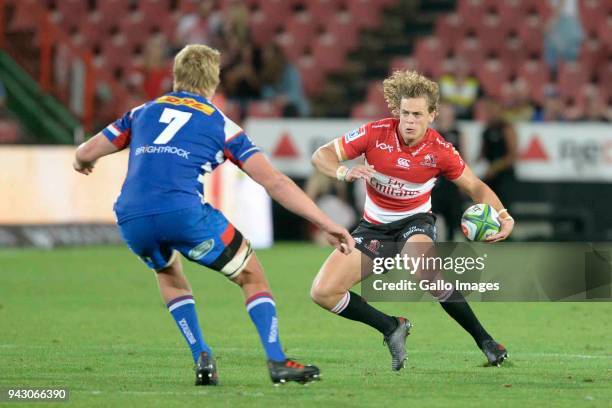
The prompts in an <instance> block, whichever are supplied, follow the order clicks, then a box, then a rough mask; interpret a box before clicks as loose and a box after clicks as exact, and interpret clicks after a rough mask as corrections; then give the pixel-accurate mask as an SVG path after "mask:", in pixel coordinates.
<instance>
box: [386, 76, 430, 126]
mask: <svg viewBox="0 0 612 408" xmlns="http://www.w3.org/2000/svg"><path fill="white" fill-rule="evenodd" d="M383 93H384V95H385V100H386V101H387V105H389V110H391V113H393V114H394V115H396V116H398V115H399V112H400V104H401V102H402V98H421V97H422V98H425V99H426V100H427V109H428V110H429V112H430V113H431V112H435V111H437V110H438V101H439V99H440V89H439V88H438V84H437V83H435V82H434V81H432V80H430V79H428V78H427V77H425V76H423V75H421V74H419V73H418V72H416V71H409V70H408V71H395V72H394V73H393V74H392V75H391V76H390V77H389V78H387V79H385V80H384V81H383Z"/></svg>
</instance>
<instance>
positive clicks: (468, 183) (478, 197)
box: [453, 165, 514, 242]
mask: <svg viewBox="0 0 612 408" xmlns="http://www.w3.org/2000/svg"><path fill="white" fill-rule="evenodd" d="M453 182H454V183H455V184H456V185H457V187H459V189H461V190H462V191H463V192H464V193H466V194H467V195H468V196H469V197H470V198H471V199H472V201H474V202H475V203H483V204H489V205H490V206H492V207H493V208H495V210H496V211H497V212H499V213H500V215H499V221H500V223H501V229H500V231H499V232H498V233H497V234H495V235H491V236H490V237H488V238H487V239H486V241H487V242H497V241H502V240H504V239H506V238H508V236H509V235H510V233H511V232H512V229H513V228H514V218H512V217H511V216H510V214H509V213H508V211H507V210H505V211H504V206H503V204H502V202H501V201H500V200H499V197H497V194H495V192H494V191H493V190H491V188H490V187H489V186H487V185H486V184H485V183H484V182H483V181H482V180H480V179H479V178H478V177H476V175H475V174H474V173H473V172H472V170H471V169H470V168H469V167H468V166H467V165H466V166H465V169H464V170H463V173H462V174H461V176H459V177H458V178H457V179H455V180H453Z"/></svg>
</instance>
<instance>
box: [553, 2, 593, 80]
mask: <svg viewBox="0 0 612 408" xmlns="http://www.w3.org/2000/svg"><path fill="white" fill-rule="evenodd" d="M549 1H550V4H551V7H552V9H553V16H552V17H551V18H550V20H549V21H548V22H547V23H546V31H545V34H544V59H545V60H546V62H547V63H548V66H549V67H550V69H551V70H552V71H553V72H556V70H557V66H558V63H559V62H560V61H576V59H577V58H578V52H579V51H580V44H581V43H582V39H583V38H584V32H583V30H582V25H581V24H580V18H579V9H578V1H577V0H549Z"/></svg>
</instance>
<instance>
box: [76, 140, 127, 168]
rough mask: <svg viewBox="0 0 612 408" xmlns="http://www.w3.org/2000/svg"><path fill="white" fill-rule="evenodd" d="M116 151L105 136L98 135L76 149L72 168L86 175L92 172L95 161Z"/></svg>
mask: <svg viewBox="0 0 612 408" xmlns="http://www.w3.org/2000/svg"><path fill="white" fill-rule="evenodd" d="M117 151H119V149H118V148H117V147H116V146H115V145H114V144H112V143H111V142H110V141H109V140H108V139H107V138H106V136H104V135H103V134H102V133H98V134H97V135H95V136H94V137H92V138H91V139H89V140H88V141H86V142H85V143H82V144H81V145H80V146H79V147H78V148H77V149H76V152H75V155H74V163H72V167H73V168H74V169H75V170H76V171H78V172H79V173H82V174H85V175H88V174H90V173H91V172H92V171H93V168H94V165H95V164H96V160H98V159H99V158H100V157H102V156H106V155H109V154H111V153H115V152H117Z"/></svg>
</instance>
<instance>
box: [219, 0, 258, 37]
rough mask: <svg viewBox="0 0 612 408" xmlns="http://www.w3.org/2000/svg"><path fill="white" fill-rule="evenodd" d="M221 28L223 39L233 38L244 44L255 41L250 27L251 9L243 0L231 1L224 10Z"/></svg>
mask: <svg viewBox="0 0 612 408" xmlns="http://www.w3.org/2000/svg"><path fill="white" fill-rule="evenodd" d="M220 30H221V40H222V41H223V40H226V39H233V40H235V41H238V42H240V43H242V44H245V43H252V42H253V41H252V39H251V35H250V34H251V33H250V28H249V9H248V7H247V5H246V4H245V3H244V2H243V1H240V0H230V1H229V3H228V5H227V6H226V7H225V9H224V10H223V18H222V24H221V26H220Z"/></svg>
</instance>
